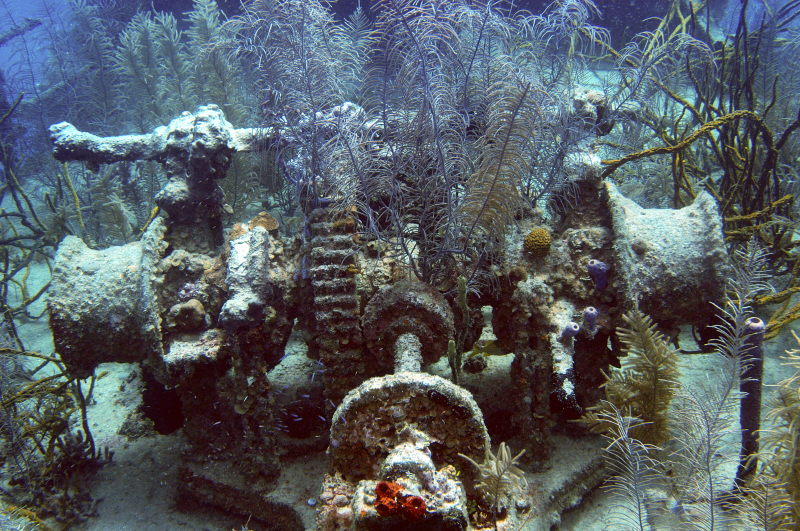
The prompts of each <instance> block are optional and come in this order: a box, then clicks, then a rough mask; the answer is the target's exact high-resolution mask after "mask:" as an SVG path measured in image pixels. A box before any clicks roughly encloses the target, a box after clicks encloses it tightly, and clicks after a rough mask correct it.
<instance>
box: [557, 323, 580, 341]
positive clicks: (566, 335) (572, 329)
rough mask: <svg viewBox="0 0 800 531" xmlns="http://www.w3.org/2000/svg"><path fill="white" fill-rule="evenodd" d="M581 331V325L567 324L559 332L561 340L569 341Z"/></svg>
mask: <svg viewBox="0 0 800 531" xmlns="http://www.w3.org/2000/svg"><path fill="white" fill-rule="evenodd" d="M580 331H581V325H579V324H578V323H575V322H572V321H570V322H568V323H567V325H566V326H565V327H564V330H562V331H561V339H570V338H573V337H575V336H577V335H578V332H580Z"/></svg>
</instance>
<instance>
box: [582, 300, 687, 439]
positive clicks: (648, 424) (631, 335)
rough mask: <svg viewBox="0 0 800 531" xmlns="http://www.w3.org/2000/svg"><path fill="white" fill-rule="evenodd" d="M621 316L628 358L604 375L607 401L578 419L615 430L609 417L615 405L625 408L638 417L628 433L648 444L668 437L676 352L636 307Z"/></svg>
mask: <svg viewBox="0 0 800 531" xmlns="http://www.w3.org/2000/svg"><path fill="white" fill-rule="evenodd" d="M622 318H623V320H624V321H625V322H626V323H627V324H628V326H629V328H622V327H620V328H619V329H617V335H618V336H619V338H620V340H621V341H622V343H623V345H624V346H623V351H624V352H625V353H626V354H627V359H626V360H625V361H623V365H622V369H621V370H616V371H614V372H612V373H611V375H610V376H608V375H607V376H606V377H607V378H608V380H607V381H606V383H605V384H604V386H605V390H606V401H603V402H600V403H599V404H598V405H596V406H594V407H592V408H590V409H589V411H588V412H587V413H586V415H584V417H583V418H582V419H581V420H582V422H584V423H586V424H589V426H590V427H591V429H592V431H594V432H596V433H605V432H608V431H609V430H611V431H613V430H614V425H613V424H611V423H609V421H608V420H609V419H610V418H613V412H614V409H616V410H619V411H624V412H625V414H626V415H628V416H630V417H636V418H638V419H639V420H640V421H641V422H640V423H639V424H637V425H635V426H631V436H633V437H635V438H636V439H639V440H641V441H643V442H645V443H647V444H660V443H662V442H664V441H665V440H667V439H668V438H669V434H668V431H667V421H668V417H667V410H668V409H669V404H670V401H671V400H672V397H673V395H674V394H675V389H676V383H675V382H676V381H677V379H678V375H679V372H678V357H677V352H676V351H675V350H674V349H672V348H670V346H669V345H668V344H667V342H666V341H665V340H664V336H663V335H662V334H661V333H660V332H658V330H656V325H655V323H653V320H652V319H650V317H648V316H647V315H645V314H643V313H642V312H640V311H639V310H633V311H631V312H628V313H626V314H625V315H623V317H622ZM609 406H611V407H613V408H614V409H609Z"/></svg>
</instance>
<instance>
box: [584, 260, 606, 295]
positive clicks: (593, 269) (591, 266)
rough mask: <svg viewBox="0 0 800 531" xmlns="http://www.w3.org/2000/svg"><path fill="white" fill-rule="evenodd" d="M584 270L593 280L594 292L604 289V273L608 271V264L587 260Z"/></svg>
mask: <svg viewBox="0 0 800 531" xmlns="http://www.w3.org/2000/svg"><path fill="white" fill-rule="evenodd" d="M586 269H587V270H588V271H589V274H590V275H592V278H593V279H594V289H596V290H603V289H606V284H607V279H606V272H607V271H608V264H606V263H604V262H601V261H600V260H595V259H594V258H592V259H591V260H589V263H588V264H586Z"/></svg>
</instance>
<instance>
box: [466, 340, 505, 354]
mask: <svg viewBox="0 0 800 531" xmlns="http://www.w3.org/2000/svg"><path fill="white" fill-rule="evenodd" d="M479 354H483V355H484V356H505V355H506V354H509V352H508V351H507V350H505V349H503V348H502V347H501V346H500V344H499V343H498V342H497V341H495V340H494V339H490V340H488V341H483V340H481V341H476V342H475V344H474V345H473V346H472V352H470V354H469V357H470V358H472V357H475V356H478V355H479Z"/></svg>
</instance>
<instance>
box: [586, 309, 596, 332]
mask: <svg viewBox="0 0 800 531" xmlns="http://www.w3.org/2000/svg"><path fill="white" fill-rule="evenodd" d="M583 327H584V328H585V329H586V330H588V331H589V332H591V333H593V334H594V333H595V331H596V330H597V308H595V307H594V306H588V307H587V308H586V309H585V310H583Z"/></svg>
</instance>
